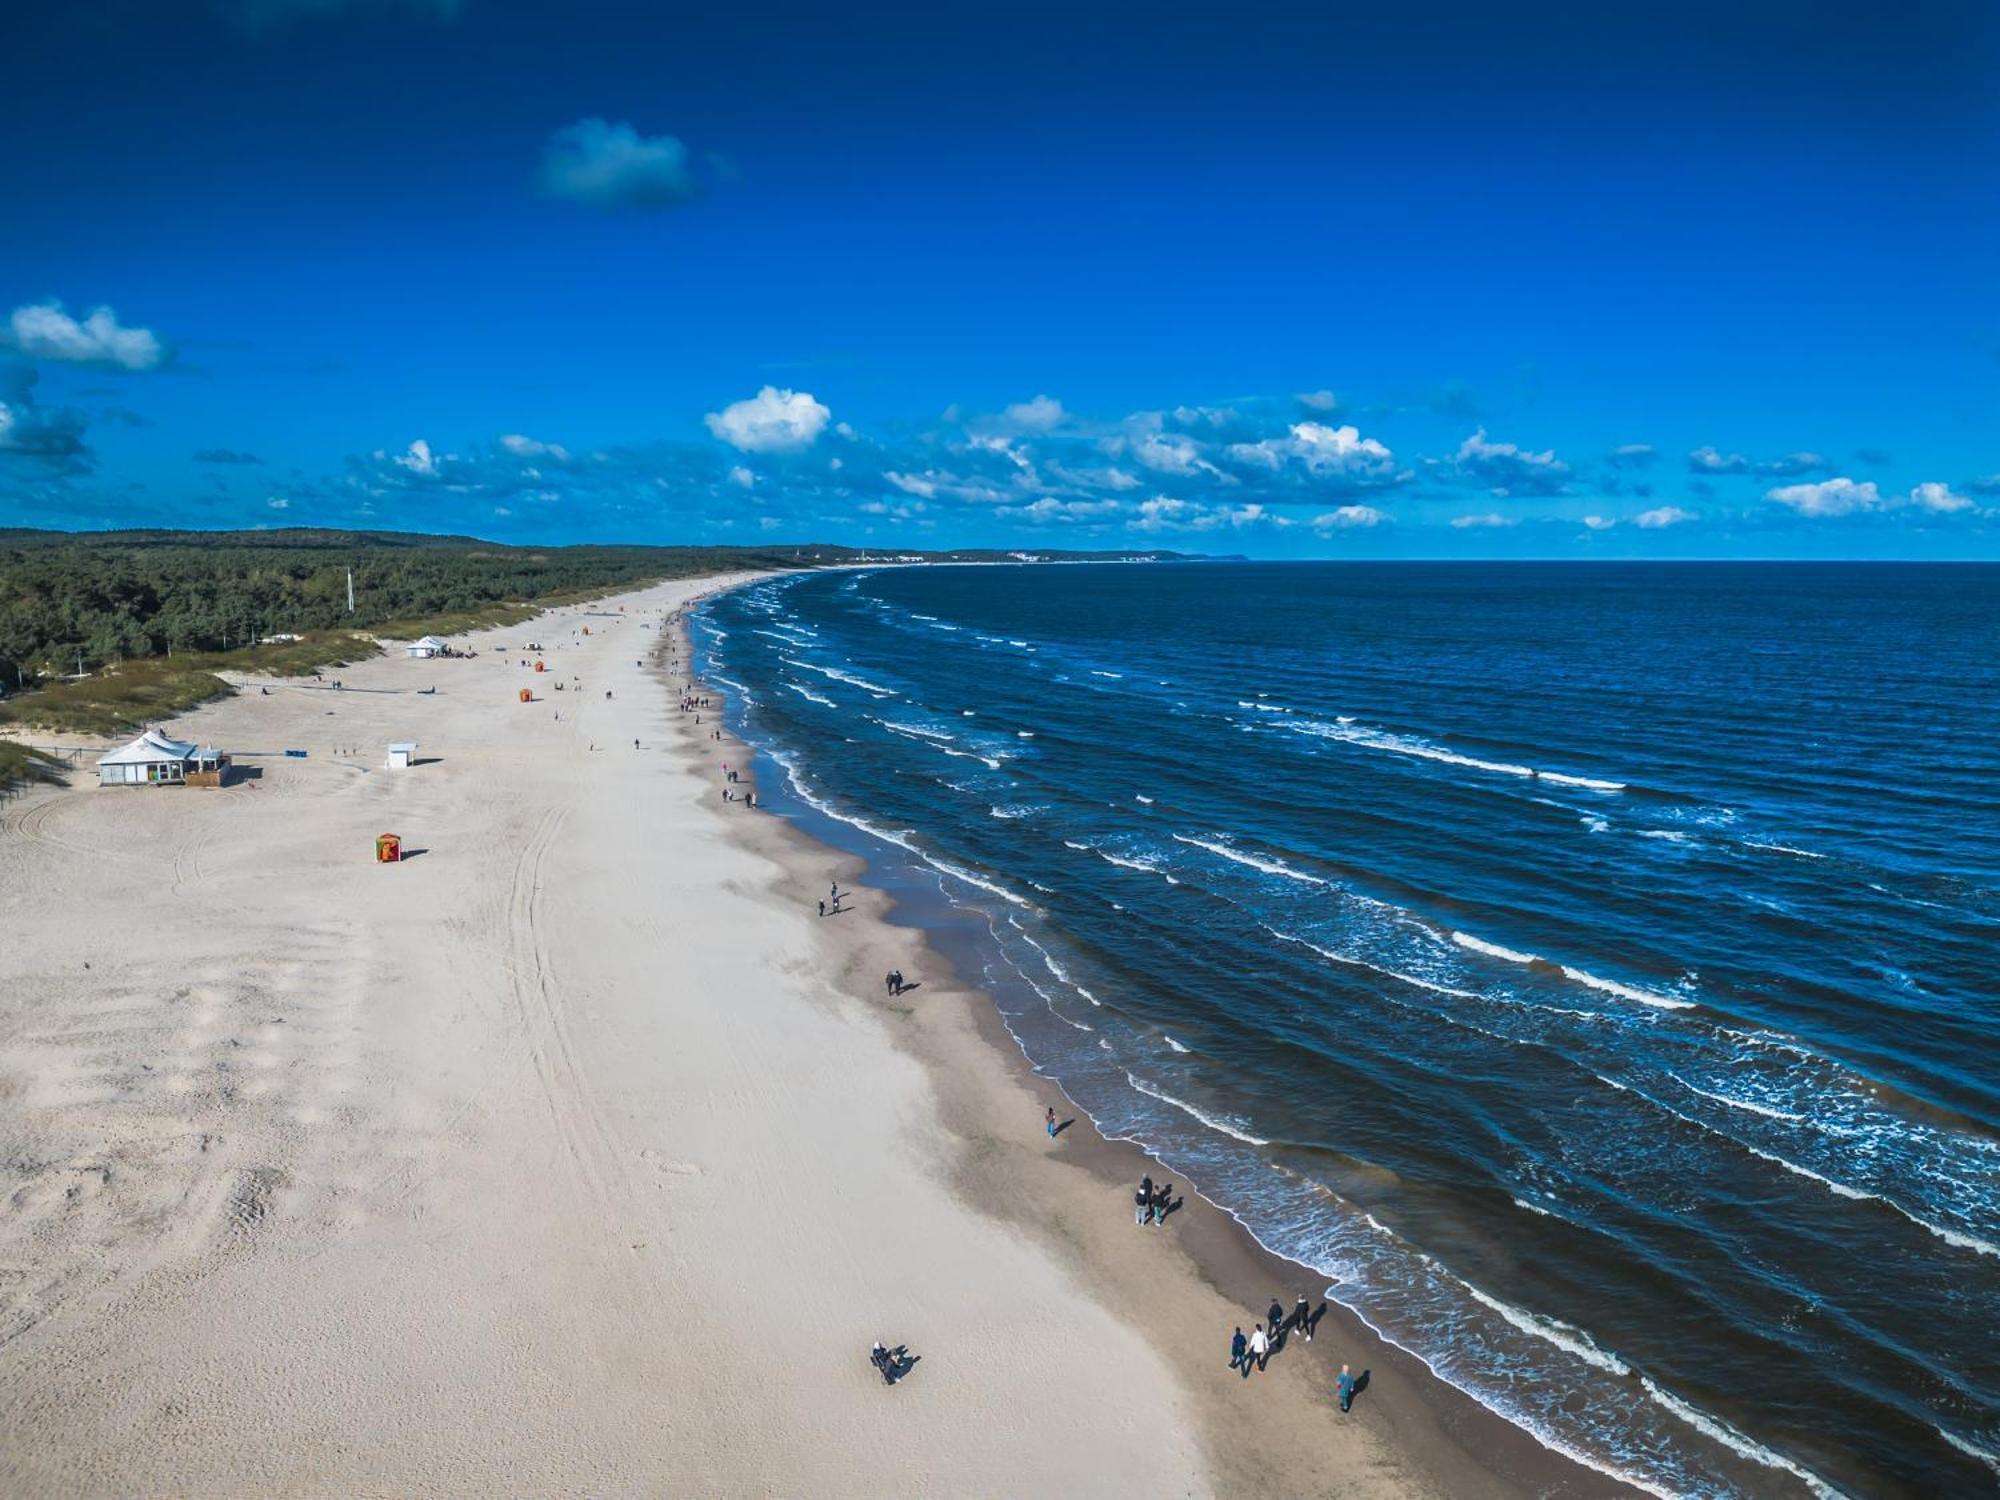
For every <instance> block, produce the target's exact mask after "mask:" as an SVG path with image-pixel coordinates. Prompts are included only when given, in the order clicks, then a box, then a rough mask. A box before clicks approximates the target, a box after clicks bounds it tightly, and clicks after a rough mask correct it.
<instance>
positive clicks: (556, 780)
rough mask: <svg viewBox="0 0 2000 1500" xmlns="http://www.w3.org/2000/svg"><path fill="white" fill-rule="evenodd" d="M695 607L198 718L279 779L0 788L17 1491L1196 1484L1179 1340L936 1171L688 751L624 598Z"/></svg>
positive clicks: (545, 632) (665, 590) (872, 1028)
mask: <svg viewBox="0 0 2000 1500" xmlns="http://www.w3.org/2000/svg"><path fill="white" fill-rule="evenodd" d="M691 592H693V586H691V585H674V586H667V587H662V588H658V589H655V590H652V591H650V592H648V593H646V594H644V595H637V596H628V598H627V599H626V601H625V602H626V604H627V606H628V610H627V617H626V619H625V620H624V621H623V622H620V623H615V624H614V623H612V622H609V621H606V620H603V619H601V618H598V617H594V616H585V615H580V614H575V613H569V614H564V615H560V616H558V617H556V618H554V619H552V620H550V621H548V622H546V623H543V624H541V625H537V626H524V627H514V628H511V629H508V630H504V631H501V632H498V633H497V634H496V635H495V636H490V637H486V638H483V639H476V641H475V643H476V644H477V645H479V646H480V647H481V649H482V650H484V651H485V654H484V655H482V656H481V657H480V659H478V660H476V661H437V662H423V661H408V660H405V659H402V658H400V657H384V658H382V659H380V660H376V661H372V662H368V663H365V664H360V665H356V666H353V667H350V668H347V669H344V670H342V671H341V672H339V673H338V675H339V676H340V677H341V678H342V679H343V680H344V681H345V682H346V684H347V687H348V689H349V690H348V691H345V692H341V693H334V692H332V691H325V690H316V689H313V688H311V687H302V686H299V685H296V684H291V685H274V686H273V687H272V689H271V692H270V695H269V696H263V695H261V694H259V693H257V692H256V691H255V689H254V688H253V689H252V690H251V691H250V692H249V693H247V694H245V695H243V696H239V697H237V698H234V699H232V700H228V701H225V702H222V703H219V704H215V705H212V706H210V707H208V708H205V709H203V710H201V711H199V712H197V713H194V714H191V715H188V716H186V717H185V718H183V719H180V720H178V721H176V722H175V724H174V725H173V726H172V727H173V728H174V729H175V731H176V732H178V733H181V734H183V735H184V736H187V737H198V738H200V739H203V740H210V739H213V740H214V741H215V742H216V743H218V744H220V745H222V746H224V747H225V748H230V749H236V750H263V751H277V750H280V749H282V748H285V747H288V746H297V747H303V748H306V749H309V750H310V751H311V757H310V758H309V759H308V760H306V761H304V762H298V761H286V760H282V759H261V760H257V761H249V762H246V764H250V765H256V766H261V767H262V768H263V775H262V778H261V780H258V781H256V782H254V783H244V784H241V785H238V786H236V787H233V788H230V789H227V790H224V791H221V792H214V791H200V790H193V789H178V788H177V789H158V790H156V789H150V788H115V789H102V790H100V789H99V788H97V787H96V786H95V784H94V777H93V776H91V775H90V774H89V773H88V772H87V771H86V772H84V773H82V774H80V775H79V776H78V777H77V778H76V780H77V784H76V786H75V787H74V788H73V789H71V790H68V791H55V792H47V791H37V792H31V793H29V794H27V795H26V796H24V797H22V798H21V799H19V800H17V801H15V802H13V803H11V804H9V805H8V806H7V808H6V809H5V813H4V817H0V930H4V934H5V939H4V944H0V1491H4V1492H5V1493H7V1494H9V1495H78V1494H134V1493H146V1494H166V1493H179V1494H200V1495H216V1494H253V1493H254V1494H266V1493H285V1494H300V1493H312V1494H388V1493H394V1494H494V1493H503V1492H504V1493H540V1494H550V1493H558V1492H567V1493H577V1492H589V1493H595V1494H631V1493H641V1492H647V1493H672V1494H719V1493H727V1494H799V1495H835V1494H841V1495H846V1494H852V1495H874V1494H882V1493H887V1492H896V1493H917V1492H931V1493H940V1494H974V1493H979V1494H995V1493H1006V1494H1028V1493H1032V1492H1041V1493H1044V1494H1049V1495H1070V1494H1110V1493H1121V1494H1122V1493H1133V1494H1137V1493H1143V1494H1146V1495H1150V1496H1158V1495H1181V1494H1188V1493H1195V1492H1203V1491H1205V1490H1206V1489H1207V1488H1208V1482H1207V1478H1206V1474H1207V1470H1206V1467H1205V1464H1204V1461H1203V1455H1202V1452H1201V1451H1200V1449H1199V1447H1198V1446H1197V1443H1196V1440H1195V1436H1194V1434H1195V1433H1196V1431H1197V1426H1196V1415H1197V1414H1196V1413H1195V1412H1194V1411H1193V1410H1192V1409H1191V1407H1190V1403H1189V1401H1188V1399H1187V1397H1186V1396H1185V1395H1184V1393H1183V1392H1182V1390H1181V1389H1180V1387H1179V1386H1178V1384H1177V1382H1176V1378H1175V1377H1174V1375H1173V1374H1172V1373H1170V1371H1169V1368H1168V1366H1167V1365H1166V1364H1165V1363H1163V1361H1162V1359H1161V1357H1160V1356H1159V1355H1157V1354H1156V1353H1155V1352H1154V1351H1153V1349H1152V1348H1150V1347H1149V1346H1148V1344H1147V1343H1146V1342H1144V1341H1143V1340H1142V1339H1141V1338H1140V1337H1139V1336H1138V1335H1137V1334H1136V1333H1135V1332H1134V1331H1132V1328H1131V1327H1130V1325H1129V1324H1128V1323H1126V1322H1122V1321H1119V1320H1116V1319H1114V1318H1113V1317H1112V1316H1110V1315H1109V1314H1107V1313H1106V1312H1105V1311H1103V1310H1102V1309H1101V1308H1100V1307H1099V1306H1098V1304H1097V1303H1096V1302H1095V1301H1093V1300H1092V1298H1091V1297H1089V1296H1088V1295H1086V1293H1085V1291H1084V1290H1083V1288H1082V1287H1081V1286H1080V1285H1079V1284H1078V1283H1077V1281H1076V1280H1075V1278H1074V1277H1073V1275H1072V1274H1071V1273H1070V1272H1069V1271H1068V1270H1067V1269H1066V1268H1065V1267H1064V1265H1062V1264H1060V1263H1058V1260H1057V1259H1056V1258H1055V1257H1054V1255H1052V1253H1051V1252H1050V1251H1049V1250H1047V1249H1045V1248H1043V1247H1042V1246H1041V1245H1039V1244H1037V1243H1036V1242H1035V1241H1034V1240H1033V1239H1032V1238H1030V1237H1026V1236H1023V1235H1020V1234H1017V1233H1010V1232H1006V1231H1005V1230H1004V1229H1003V1228H1002V1227H1001V1226H1000V1225H999V1224H997V1223H996V1221H994V1220H990V1219H988V1218H986V1217H984V1216H982V1215H980V1214H978V1213H976V1212H974V1211H972V1210H971V1209H969V1208H967V1207H966V1206H964V1205H963V1204H962V1203H961V1202H960V1201H959V1200H958V1199H956V1198H955V1197H954V1196H953V1194H952V1192H951V1190H950V1188H949V1185H948V1179H949V1177H950V1175H951V1174H952V1172H953V1170H954V1166H953V1161H954V1153H955V1151H956V1149H957V1148H956V1146H955V1145H954V1143H953V1141H952V1140H951V1139H950V1138H948V1137H947V1136H946V1135H945V1133H944V1132H943V1130H942V1127H941V1126H940V1124H939V1118H940V1117H939V1114H938V1112H937V1110H936V1109H935V1108H934V1107H933V1100H932V1098H931V1092H930V1085H929V1084H928V1083H927V1082H926V1079H925V1075H924V1074H923V1073H922V1072H921V1071H920V1069H919V1067H918V1065H917V1064H916V1063H915V1062H913V1061H912V1060H911V1059H910V1058H909V1057H907V1056H905V1055H904V1054H903V1053H902V1052H900V1051H898V1050H897V1049H896V1048H895V1047H894V1046H893V1045H891V1043H890V1041H889V1040H888V1039H887V1038H886V1036H885V1035H884V1032H883V1030H882V1027H881V1024H880V1023H879V1022H878V1021H877V1020H876V1019H874V1018H873V1017H870V1016H869V1015H868V1014H867V1013H866V1012H865V1011H864V1009H863V1008H862V1007H861V1006H860V1005H859V1004H858V1003H857V1002H855V1001H853V1000H850V999H848V998H846V997H844V996H843V995H842V994H841V993H840V992H839V991H838V990H837V989H836V988H835V987H834V984H833V976H832V975H830V974H828V973H826V972H825V970H826V968H827V965H826V963H825V962H824V949H823V945H822V943H821V942H820V940H819V939H817V938H816V936H815V928H816V926H817V924H816V923H815V922H814V921H813V920H812V919H811V918H810V917H809V916H807V915H806V914H804V913H802V912H801V911H800V910H798V909H797V908H796V907H795V906H793V905H791V904H790V903H788V902H784V901H781V900H780V899H779V898H778V897H777V896H776V895H775V894H774V893H773V890H774V886H773V881H774V867H773V866H772V865H771V863H770V862H769V861H768V860H766V859H765V858H763V857H762V856H759V855H757V854H754V853H751V852H749V851H748V850H747V849H746V848H744V847H743V846H741V845H740V844H739V843H738V842H736V841H734V840H732V839H730V838H729V837H728V831H729V828H728V823H727V821H726V820H727V819H729V818H732V817H739V816H740V817H750V816H755V815H754V814H750V813H748V812H747V811H745V810H743V809H741V808H721V807H720V804H719V801H717V805H716V806H709V805H705V804H707V803H708V802H710V801H715V800H716V792H715V790H714V787H713V785H712V783H711V782H710V781H709V780H707V779H705V778H703V777H702V776H700V775H699V774H698V773H697V772H695V771H694V770H693V769H691V767H690V764H689V758H688V755H687V752H686V750H685V748H684V747H683V748H679V749H668V748H665V747H666V746H667V745H668V743H669V741H670V738H671V740H672V742H673V743H674V744H676V745H682V743H683V742H682V741H681V739H680V735H681V729H680V726H679V721H678V720H677V719H676V718H675V716H674V715H673V714H672V712H671V703H670V699H669V696H668V694H667V693H666V692H665V691H664V690H663V689H662V688H661V686H660V685H659V683H658V680H657V678H656V677H655V675H654V674H653V673H652V672H651V671H650V669H641V668H640V667H638V666H636V665H635V658H641V657H648V658H649V657H650V654H651V649H652V647H653V646H654V644H655V643H656V641H657V639H658V635H657V629H655V630H641V629H640V627H639V623H638V622H639V619H640V618H642V616H641V615H640V614H639V613H638V611H639V610H641V609H647V610H652V609H657V608H660V607H662V606H667V607H671V606H672V605H673V604H675V603H677V602H678V601H679V600H681V599H683V598H685V597H686V596H688V595H689V594H690V593H691ZM644 618H648V619H651V620H653V621H655V622H656V624H657V622H658V620H659V618H660V617H659V616H658V615H656V614H654V615H646V616H644ZM582 624H588V625H590V626H591V628H592V631H593V634H592V635H591V636H590V637H589V638H588V639H587V640H586V639H583V638H581V637H572V636H571V634H570V632H571V631H572V630H573V629H574V628H575V627H577V626H579V625H582ZM535 638H539V639H541V640H542V641H543V642H545V643H546V644H548V645H549V646H551V647H553V646H555V645H556V643H557V642H558V641H561V642H562V649H560V650H551V651H549V652H547V653H546V659H547V661H548V662H549V665H550V667H551V669H552V672H551V673H550V674H544V675H543V676H540V677H535V676H533V675H532V674H531V673H528V672H524V671H523V669H522V668H521V667H520V666H519V665H518V664H517V663H518V661H519V658H520V655H521V653H520V652H519V651H518V649H517V650H515V651H512V652H508V653H505V654H499V653H496V652H494V651H493V650H492V649H491V646H492V643H493V642H494V641H495V640H498V641H504V642H507V643H509V644H511V645H514V646H516V647H518V646H519V644H520V643H521V642H523V641H525V640H528V639H535ZM571 672H575V673H577V674H579V675H580V677H581V678H582V688H581V691H575V690H572V691H566V692H562V693H554V692H549V691H547V689H548V688H550V687H552V686H553V682H554V680H555V677H556V676H561V677H564V678H567V676H568V675H569V674H570V673H571ZM529 683H532V684H533V685H534V686H535V687H536V689H537V693H538V696H539V697H540V698H541V699H542V701H539V702H536V703H534V704H532V705H522V704H520V703H519V702H517V701H515V693H516V690H517V689H518V688H519V687H521V686H522V685H524V684H529ZM431 684H435V685H436V686H437V694H436V695H435V696H429V697H426V696H417V695H415V694H414V693H413V691H412V690H413V689H416V688H419V687H425V686H429V685H431ZM362 689H368V690H369V691H361V690H362ZM606 689H611V690H613V691H615V693H616V695H617V696H616V698H615V699H613V700H612V701H608V702H607V701H606V700H605V699H604V696H603V695H604V692H605V690H606ZM377 690H380V691H377ZM556 712H560V713H561V720H560V722H558V721H557V720H556V719H555V718H554V717H553V715H554V714H555V713H556ZM635 736H636V737H637V738H638V739H639V740H640V741H641V742H642V746H643V748H641V749H638V750H634V748H633V746H632V741H633V739H634V737H635ZM405 738H410V739H415V740H417V741H419V742H420V744H421V746H422V751H421V753H422V754H423V755H424V756H435V757H438V759H437V760H436V761H435V762H433V763H431V764H425V765H421V766H419V767H417V768H415V769H412V770H408V771H395V772H392V771H388V770H386V769H382V768H381V767H382V762H383V759H384V757H383V747H384V746H385V745H386V743H387V742H388V741H390V740H397V739H405ZM593 740H594V741H595V742H596V744H597V746H598V749H597V750H596V751H595V752H594V753H593V752H591V751H590V750H588V749H587V748H586V747H587V746H588V745H589V744H590V743H591V742H592V741H593ZM337 745H358V746H361V747H363V751H364V753H363V754H362V755H361V756H360V757H359V758H358V759H355V760H343V759H339V758H336V757H335V756H334V755H333V754H332V753H331V751H332V749H333V747H335V746H337ZM384 830H391V831H395V832H398V833H401V834H402V835H403V836H404V837H405V839H406V840H407V841H408V843H409V844H410V845H411V846H412V847H415V848H420V849H422V850H423V851H424V852H423V853H422V855H421V856H420V857H418V858H416V859H414V860H412V861H410V862H408V863H406V864H403V865H401V866H377V865H375V864H373V863H372V862H371V842H372V839H373V837H374V835H375V834H376V833H378V832H381V831H384ZM86 964H87V965H88V968H87V969H86V967H85V965H86ZM876 1337H881V1338H884V1339H887V1340H888V1341H890V1342H892V1343H896V1342H907V1343H908V1344H909V1345H910V1346H911V1348H912V1349H913V1350H914V1351H915V1352H917V1353H919V1354H921V1355H922V1356H923V1361H922V1363H921V1364H920V1365H918V1367H917V1369H916V1371H915V1373H914V1374H913V1375H912V1376H911V1377H910V1378H909V1379H908V1380H907V1381H905V1382H904V1383H903V1384H902V1385H901V1386H899V1387H897V1388H896V1389H894V1390H889V1389H886V1388H885V1387H884V1386H883V1384H882V1382H881V1381H880V1380H879V1379H878V1378H877V1377H876V1375H875V1374H874V1372H873V1371H872V1370H871V1369H870V1367H869V1366H868V1364H867V1361H866V1358H865V1354H866V1350H867V1346H868V1344H869V1341H870V1340H871V1339H873V1338H876ZM1232 1384H1233V1382H1232Z"/></svg>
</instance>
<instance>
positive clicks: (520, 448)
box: [500, 432, 569, 462]
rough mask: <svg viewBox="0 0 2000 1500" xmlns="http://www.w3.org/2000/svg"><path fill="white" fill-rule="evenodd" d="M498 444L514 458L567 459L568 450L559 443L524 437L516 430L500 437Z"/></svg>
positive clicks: (565, 460) (564, 460)
mask: <svg viewBox="0 0 2000 1500" xmlns="http://www.w3.org/2000/svg"><path fill="white" fill-rule="evenodd" d="M500 446H501V447H502V448H505V449H506V450H507V451H508V452H509V453H511V454H513V455H514V456H515V457H516V458H553V459H558V460H560V461H563V462H567V461H568V460H569V450H568V449H567V448H564V447H563V446H562V445H561V444H560V443H542V442H537V441H536V440H535V439H534V438H531V437H524V436H522V435H521V434H520V433H518V432H510V433H508V434H507V435H506V436H505V437H503V438H501V439H500Z"/></svg>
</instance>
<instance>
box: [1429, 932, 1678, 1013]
mask: <svg viewBox="0 0 2000 1500" xmlns="http://www.w3.org/2000/svg"><path fill="white" fill-rule="evenodd" d="M1451 940H1452V941H1453V942H1454V943H1456V944H1458V946H1459V947H1461V948H1467V949H1470V950H1471V951H1472V952H1474V953H1483V954H1485V955H1486V956H1487V957H1488V958H1497V959H1501V960H1503V961H1504V962H1506V963H1510V964H1539V963H1547V962H1548V960H1547V959H1544V958H1542V957H1541V956H1539V955H1538V954H1534V953H1522V952H1520V951H1519V950H1518V949H1514V948H1503V947H1501V946H1500V945H1499V944H1498V943H1489V942H1487V941H1486V939H1484V938H1477V937H1474V936H1473V935H1472V934H1471V933H1469V932H1459V931H1457V930H1456V929H1454V930H1453V932H1452V934H1451ZM1555 967H1556V968H1557V969H1558V970H1560V971H1561V973H1562V976H1563V978H1565V979H1567V980H1569V981H1570V982H1571V983H1572V984H1580V985H1582V986H1583V987H1584V988H1585V989H1592V990H1597V991H1599V992H1601V993H1603V994H1606V995H1616V996H1617V997H1618V998H1619V999H1621V1000H1630V1001H1632V1002H1634V1003H1635V1004H1638V1005H1650V1006H1652V1007H1653V1008H1654V1009H1656V1010H1693V1009H1694V1002H1693V1001H1692V1000H1676V999H1675V998H1674V997H1673V996H1671V995H1660V994H1655V993H1654V992H1653V991H1651V990H1642V989H1637V988H1635V987H1634V986H1632V985H1629V984H1620V983H1619V982H1618V981H1617V980H1615V979H1604V978H1601V977H1600V976H1598V975H1596V974H1593V973H1591V972H1590V971H1589V970H1587V969H1578V968H1574V967H1572V966H1571V965H1569V964H1557V965H1555Z"/></svg>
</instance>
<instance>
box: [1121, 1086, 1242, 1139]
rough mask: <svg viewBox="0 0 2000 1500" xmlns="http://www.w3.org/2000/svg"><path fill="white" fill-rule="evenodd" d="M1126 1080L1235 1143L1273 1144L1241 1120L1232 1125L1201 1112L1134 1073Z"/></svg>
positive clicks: (1152, 1097)
mask: <svg viewBox="0 0 2000 1500" xmlns="http://www.w3.org/2000/svg"><path fill="white" fill-rule="evenodd" d="M1125 1079H1126V1081H1127V1082H1128V1083H1130V1084H1131V1085H1132V1087H1133V1088H1135V1089H1137V1090H1138V1091H1139V1092H1140V1093H1142V1094H1144V1095H1145V1096H1146V1097H1147V1098H1149V1099H1157V1100H1159V1101H1160V1103H1162V1104H1167V1105H1171V1106H1173V1108H1175V1109H1177V1110H1179V1111H1180V1112H1181V1113H1182V1114H1184V1115H1189V1116H1191V1117H1192V1118H1194V1119H1197V1120H1199V1121H1201V1123H1202V1124H1204V1125H1206V1126H1207V1127H1208V1128H1209V1129H1210V1130H1214V1131H1219V1132H1220V1133H1221V1134H1223V1135H1226V1136H1228V1137H1229V1138H1230V1139H1231V1140H1233V1141H1241V1142H1242V1143H1243V1144H1244V1145H1246V1146H1268V1145H1270V1144H1271V1143H1270V1142H1269V1141H1267V1140H1265V1139H1264V1138H1263V1137H1262V1136H1256V1135H1252V1134H1250V1132H1249V1131H1248V1130H1246V1129H1244V1128H1243V1122H1242V1121H1240V1120H1238V1121H1235V1122H1234V1123H1232V1122H1230V1121H1228V1120H1225V1119H1222V1118H1220V1117H1219V1116H1216V1115H1211V1114H1208V1113H1206V1112H1205V1111H1203V1110H1200V1109H1198V1108H1196V1107H1195V1106H1194V1105H1192V1104H1190V1103H1188V1102H1187V1100H1185V1099H1176V1098H1175V1097H1174V1096H1173V1095H1172V1094H1170V1093H1168V1092H1167V1091H1166V1090H1165V1089H1162V1088H1156V1087H1154V1086H1153V1085H1152V1084H1150V1083H1147V1082H1145V1081H1144V1080H1142V1079H1140V1078H1138V1077H1136V1076H1135V1075H1133V1074H1132V1073H1129V1072H1128V1073H1126V1075H1125Z"/></svg>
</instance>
